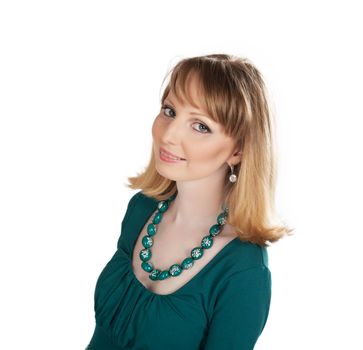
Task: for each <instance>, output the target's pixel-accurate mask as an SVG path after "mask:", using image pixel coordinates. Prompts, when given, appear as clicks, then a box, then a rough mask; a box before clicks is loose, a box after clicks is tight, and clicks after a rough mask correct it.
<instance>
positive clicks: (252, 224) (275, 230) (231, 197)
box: [126, 54, 292, 246]
mask: <svg viewBox="0 0 363 350" xmlns="http://www.w3.org/2000/svg"><path fill="white" fill-rule="evenodd" d="M170 73H171V76H170V79H169V81H168V84H167V85H166V87H165V89H164V92H163V94H162V97H161V103H162V104H163V103H164V100H165V98H166V97H167V95H168V93H169V91H170V90H171V91H172V92H173V93H174V94H175V95H176V96H177V97H178V99H180V100H181V101H185V100H187V101H188V102H189V103H190V104H191V105H193V106H196V105H195V103H194V101H193V100H192V98H191V97H190V94H189V91H188V86H187V82H188V77H189V76H190V75H191V74H196V76H197V78H198V81H199V82H200V86H201V98H202V99H204V103H205V106H206V110H207V112H208V114H209V116H210V117H211V118H212V119H213V120H214V121H215V122H217V123H219V124H221V125H222V126H223V127H224V130H225V133H226V134H227V135H228V136H232V137H233V139H234V140H235V141H236V145H237V146H239V147H240V150H241V152H242V160H241V162H240V163H238V164H237V165H235V167H234V173H235V174H236V175H237V181H236V182H234V183H231V182H230V181H229V180H228V174H226V180H225V190H226V193H227V199H226V201H225V203H226V205H227V206H228V209H229V211H228V218H227V222H228V223H229V224H230V225H231V226H232V227H233V228H234V230H235V231H236V234H237V235H238V236H239V238H240V239H241V240H242V241H250V242H252V243H255V244H258V245H261V246H266V245H270V243H272V242H276V241H277V240H279V239H280V238H281V237H282V236H283V235H284V234H290V232H291V231H292V229H289V228H288V227H287V226H286V225H284V224H282V223H281V222H278V221H277V215H276V212H275V187H276V147H275V144H274V140H273V138H274V131H273V127H274V125H273V123H274V120H273V114H272V112H271V108H270V106H269V103H268V94H267V89H266V85H265V83H264V81H263V78H262V75H261V73H260V72H259V71H258V70H257V68H256V67H255V66H254V65H253V64H252V63H251V62H250V61H249V60H248V59H247V58H241V57H236V56H233V55H227V54H210V55H205V56H198V57H191V58H184V59H182V60H180V61H179V62H178V63H177V64H175V66H174V67H172V68H171V69H170V70H169V71H168V73H167V75H166V77H165V78H167V77H168V76H169V75H170ZM165 78H164V81H165ZM128 180H129V182H130V183H129V184H126V186H127V187H129V188H131V189H141V190H142V192H143V193H144V194H145V195H147V196H151V197H153V198H155V199H156V200H158V201H159V200H165V199H167V198H169V197H170V196H171V195H173V194H175V193H176V191H177V187H176V183H175V181H174V180H169V179H167V178H165V177H163V176H161V175H160V174H159V173H158V172H157V171H156V168H155V157H154V152H153V150H151V157H150V161H149V164H148V166H147V167H146V168H145V170H144V171H143V172H142V173H141V174H137V176H135V177H128Z"/></svg>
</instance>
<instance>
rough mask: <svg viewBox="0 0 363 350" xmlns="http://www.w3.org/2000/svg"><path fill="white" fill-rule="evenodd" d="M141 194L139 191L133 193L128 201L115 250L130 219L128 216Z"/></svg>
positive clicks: (118, 246)
mask: <svg viewBox="0 0 363 350" xmlns="http://www.w3.org/2000/svg"><path fill="white" fill-rule="evenodd" d="M141 192H142V191H139V192H137V193H135V194H134V195H133V196H132V197H131V199H130V200H129V203H128V204H127V208H126V213H125V216H124V218H123V220H122V222H121V234H120V237H119V239H118V241H117V248H120V245H121V237H122V231H123V228H124V227H125V226H126V224H127V222H128V220H129V218H130V214H131V213H132V211H133V209H134V207H135V205H136V202H137V200H138V198H140V196H141Z"/></svg>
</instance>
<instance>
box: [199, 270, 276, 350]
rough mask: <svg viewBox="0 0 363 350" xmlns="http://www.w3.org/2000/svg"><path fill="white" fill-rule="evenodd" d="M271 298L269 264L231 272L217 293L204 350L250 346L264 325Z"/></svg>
mask: <svg viewBox="0 0 363 350" xmlns="http://www.w3.org/2000/svg"><path fill="white" fill-rule="evenodd" d="M270 301H271V273H270V270H269V269H268V267H266V266H263V265H262V266H259V267H253V268H250V269H247V270H244V271H240V272H237V273H235V274H234V275H232V276H231V277H230V278H229V279H228V280H227V282H226V284H225V285H224V286H223V287H222V288H221V293H220V295H218V298H217V301H216V304H215V308H214V312H213V315H212V318H211V321H210V326H209V330H208V335H207V340H206V345H205V347H204V350H220V349H229V350H237V349H238V350H252V349H253V348H254V345H255V343H256V341H257V339H258V337H259V336H260V334H261V333H262V330H263V329H264V327H265V324H266V321H267V317H268V313H269V308H270Z"/></svg>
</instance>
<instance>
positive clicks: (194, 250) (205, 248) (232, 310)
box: [87, 54, 291, 350]
mask: <svg viewBox="0 0 363 350" xmlns="http://www.w3.org/2000/svg"><path fill="white" fill-rule="evenodd" d="M152 136H153V146H152V152H151V160H150V163H149V165H148V166H147V168H146V169H145V171H144V172H143V173H142V174H139V175H138V176H136V177H131V178H129V181H130V184H128V186H129V187H130V188H132V189H141V190H140V191H138V192H137V193H136V194H135V195H134V196H133V197H132V198H131V199H130V201H129V203H128V207H127V210H126V214H125V217H124V219H123V221H122V226H121V235H120V238H119V240H118V244H117V251H116V253H115V254H114V256H113V257H112V258H111V260H110V261H109V262H108V264H107V265H106V267H105V268H104V269H103V271H102V273H101V275H100V276H99V278H98V280H97V283H96V289H95V318H96V328H95V331H94V334H93V337H92V339H91V342H90V344H89V345H88V347H87V349H89V350H91V349H94V350H101V349H102V350H103V349H107V350H121V349H122V350H123V349H134V350H153V349H155V350H156V349H158V350H160V349H161V350H163V349H166V350H170V349H172V350H178V349H183V350H185V349H188V350H192V349H205V350H217V349H218V350H221V349H229V350H231V349H241V350H242V349H243V350H248V349H253V347H254V345H255V343H256V341H257V339H258V337H259V336H260V334H261V332H262V330H263V329H264V326H265V324H266V321H267V317H268V313H269V307H270V300H271V273H270V270H269V267H268V254H267V246H268V244H270V243H272V242H276V241H277V240H278V239H280V238H281V237H282V236H283V235H284V234H287V233H289V232H290V231H291V230H290V229H288V228H287V227H286V226H284V225H281V224H280V225H278V224H276V222H274V219H275V217H276V215H275V211H274V188H275V177H276V175H275V169H276V168H275V155H274V147H273V134H272V120H271V114H270V111H269V106H268V102H267V97H266V89H265V85H264V82H263V80H262V78H261V74H260V73H259V72H258V70H257V69H256V68H255V67H254V66H253V65H252V64H251V63H250V62H249V61H248V60H247V59H243V58H238V57H235V56H230V55H225V54H215V55H206V56H201V57H192V58H186V59H183V60H181V61H180V62H179V63H177V64H176V65H175V67H174V68H173V69H172V71H171V77H170V80H169V83H168V84H167V86H166V88H165V90H164V93H163V95H162V99H161V109H160V113H159V114H158V115H157V117H156V118H155V120H154V123H153V126H152Z"/></svg>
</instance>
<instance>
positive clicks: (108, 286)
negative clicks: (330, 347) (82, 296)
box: [86, 191, 271, 350]
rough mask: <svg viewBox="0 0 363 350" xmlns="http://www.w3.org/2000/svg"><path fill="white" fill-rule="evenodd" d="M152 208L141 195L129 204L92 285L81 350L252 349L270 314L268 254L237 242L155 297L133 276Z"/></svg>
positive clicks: (151, 200)
mask: <svg viewBox="0 0 363 350" xmlns="http://www.w3.org/2000/svg"><path fill="white" fill-rule="evenodd" d="M157 203H158V202H157V201H156V200H155V199H154V198H152V197H148V196H146V195H144V194H143V193H142V191H139V192H137V193H136V194H135V195H134V196H133V197H132V198H131V199H130V201H129V203H128V206H127V210H126V214H125V217H124V219H123V221H122V224H121V235H120V238H119V239H118V243H117V250H116V252H115V254H114V255H113V257H112V258H111V260H110V261H109V262H108V263H107V265H106V266H105V267H104V269H103V270H102V272H101V274H100V276H99V277H98V280H97V282H96V287H95V293H94V311H95V320H96V322H95V329H94V333H93V336H92V339H91V341H90V343H89V345H88V346H87V348H86V350H127V349H130V350H131V349H132V350H164V349H165V350H194V349H195V350H197V349H204V350H221V349H229V350H234V349H239V350H249V349H253V348H254V345H255V343H256V341H257V339H258V337H259V336H260V334H261V332H262V330H263V329H264V326H265V324H266V321H267V317H268V313H269V308H270V300H271V273H270V270H269V268H268V255H267V248H266V247H261V246H258V245H256V244H253V243H251V242H243V241H241V240H240V239H239V238H238V237H236V238H234V239H233V240H232V241H230V242H229V243H227V245H225V246H224V247H223V248H222V250H220V251H219V252H218V253H217V255H215V256H214V257H213V258H212V259H211V260H210V261H209V262H208V263H207V264H206V265H205V266H204V267H203V268H202V269H201V271H199V272H198V273H197V274H196V275H195V276H194V277H193V278H192V279H191V280H189V282H187V283H186V284H185V285H183V286H182V287H181V288H179V289H178V290H176V291H175V292H173V293H171V294H167V295H160V294H155V293H153V292H152V291H150V290H148V289H147V288H145V287H144V285H143V284H142V283H141V282H140V281H139V280H138V279H137V278H136V276H135V274H134V273H133V270H132V253H133V249H134V247H135V244H136V241H137V238H138V237H139V234H140V232H141V230H142V229H143V227H144V225H145V224H146V222H147V221H149V220H150V221H151V219H152V214H154V212H155V211H156V209H157ZM206 234H207V233H206ZM216 239H218V237H216ZM192 248H194V247H191V249H192ZM201 259H203V257H202V258H201ZM195 263H196V264H197V263H198V262H197V261H196V262H195ZM192 268H193V267H192ZM145 273H146V272H145ZM171 278H178V277H171Z"/></svg>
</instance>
